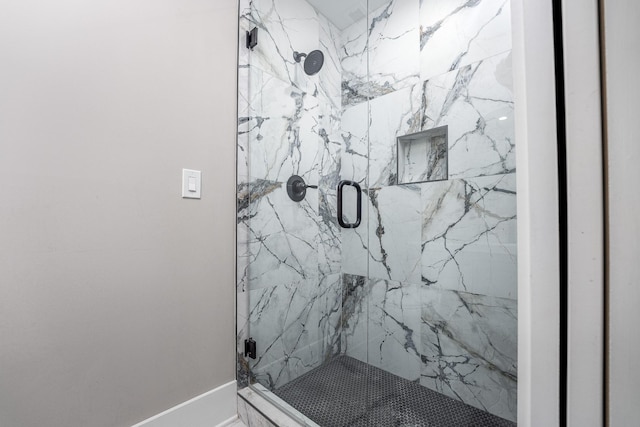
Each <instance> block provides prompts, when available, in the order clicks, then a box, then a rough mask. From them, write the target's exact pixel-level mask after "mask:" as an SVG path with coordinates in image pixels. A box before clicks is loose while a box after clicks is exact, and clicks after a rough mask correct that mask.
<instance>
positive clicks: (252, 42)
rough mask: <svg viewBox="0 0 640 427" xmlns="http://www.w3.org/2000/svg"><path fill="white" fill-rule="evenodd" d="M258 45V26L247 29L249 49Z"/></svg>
mask: <svg viewBox="0 0 640 427" xmlns="http://www.w3.org/2000/svg"><path fill="white" fill-rule="evenodd" d="M256 46H258V27H254V28H253V30H251V31H247V49H251V50H253V48H254V47H256Z"/></svg>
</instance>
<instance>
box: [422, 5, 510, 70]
mask: <svg viewBox="0 0 640 427" xmlns="http://www.w3.org/2000/svg"><path fill="white" fill-rule="evenodd" d="M509 49H511V11H510V0H472V1H469V0H420V77H421V79H422V80H427V79H430V78H432V77H434V76H437V75H440V74H442V73H446V72H448V71H452V70H457V69H458V68H461V67H464V66H465V65H469V64H472V63H474V62H477V61H480V60H482V59H485V58H488V57H490V56H493V55H496V54H498V53H502V52H506V51H507V50H509Z"/></svg>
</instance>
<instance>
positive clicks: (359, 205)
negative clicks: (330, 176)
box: [338, 179, 362, 228]
mask: <svg viewBox="0 0 640 427" xmlns="http://www.w3.org/2000/svg"><path fill="white" fill-rule="evenodd" d="M345 185H350V186H351V187H354V188H355V189H356V193H357V197H356V200H357V202H356V222H351V223H349V222H344V221H343V219H342V189H343V188H344V187H345ZM361 220H362V189H361V188H360V185H359V184H358V183H357V182H355V181H349V180H346V179H345V180H342V181H340V182H339V183H338V224H340V227H342V228H358V226H359V225H360V221H361Z"/></svg>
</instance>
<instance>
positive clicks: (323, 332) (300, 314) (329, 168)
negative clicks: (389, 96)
mask: <svg viewBox="0 0 640 427" xmlns="http://www.w3.org/2000/svg"><path fill="white" fill-rule="evenodd" d="M364 7H365V10H366V2H365V3H364ZM363 16H364V15H363ZM361 24H362V25H363V26H362V27H361V28H360V31H361V32H362V33H365V32H366V28H365V27H364V25H365V24H366V21H362V22H361ZM241 25H243V26H244V27H245V29H246V31H250V30H252V29H253V28H257V34H258V36H257V45H255V46H254V47H253V48H252V49H250V50H247V52H246V64H245V65H244V66H242V65H241V68H240V74H241V78H240V80H241V81H243V80H244V81H247V82H248V85H247V88H246V90H245V93H246V95H245V97H244V98H245V102H244V103H243V105H244V108H245V110H244V113H241V119H240V126H241V129H240V140H241V142H240V143H241V145H243V146H244V148H245V150H244V151H243V150H242V149H241V150H240V151H241V152H242V153H243V154H244V155H245V156H246V157H244V158H241V159H240V160H241V164H246V176H245V177H244V180H245V181H246V182H245V183H241V187H242V188H243V189H244V191H245V192H244V196H243V202H244V203H243V206H242V209H241V211H242V213H243V214H242V215H240V218H241V224H240V226H241V227H244V228H243V229H244V230H245V231H244V232H245V233H246V236H245V237H244V240H245V241H246V242H247V244H246V247H245V248H244V252H243V253H244V256H245V261H246V262H245V263H244V268H242V271H241V272H240V273H239V275H242V277H243V279H244V280H242V283H243V284H244V286H245V288H246V289H245V293H246V294H248V307H247V321H248V328H247V329H248V333H247V335H248V337H250V338H251V339H252V340H253V341H255V345H256V354H255V356H256V357H255V359H253V358H250V357H247V358H243V359H242V360H243V361H246V363H247V365H248V377H249V378H248V381H249V382H250V383H251V384H252V385H253V386H254V387H255V388H256V389H257V390H260V391H261V392H263V393H265V394H266V395H267V396H270V398H272V399H274V400H276V401H279V402H280V403H281V404H282V405H283V407H285V408H289V409H290V410H299V411H301V412H302V413H304V414H307V416H310V417H312V418H314V419H315V420H319V422H320V424H322V422H323V421H322V418H321V417H322V415H320V418H318V415H317V414H316V415H313V414H314V412H313V410H314V408H315V407H317V405H322V402H325V404H326V405H333V404H335V403H331V402H335V399H333V398H332V396H333V395H332V390H335V381H336V380H338V378H337V377H339V376H340V372H341V371H340V369H341V366H340V360H341V358H342V357H343V355H344V347H345V345H346V341H345V337H344V335H343V333H342V331H343V329H344V328H345V325H353V324H354V322H355V321H356V320H357V321H358V322H360V324H361V325H366V320H364V318H363V317H362V313H358V317H355V316H354V317H351V318H350V317H349V316H348V315H347V312H348V310H345V304H344V301H343V300H344V298H345V286H344V285H343V270H342V265H343V263H344V261H345V256H344V255H343V250H342V238H343V237H342V236H343V230H344V229H343V228H341V226H340V224H339V222H340V221H339V220H338V188H339V184H340V182H341V181H342V180H343V179H345V177H344V176H342V172H343V169H342V167H341V165H342V161H343V156H344V151H345V147H344V138H345V137H347V138H348V139H350V140H352V141H353V143H354V144H355V140H356V138H359V139H360V140H359V142H358V143H359V144H366V136H367V135H366V126H367V124H366V121H367V116H366V114H361V115H360V117H359V118H357V119H358V120H359V121H360V124H359V128H360V129H361V130H363V131H364V132H359V133H358V135H357V136H356V135H355V134H353V135H350V136H345V135H346V134H345V132H344V130H343V129H342V127H341V118H342V98H343V96H342V87H341V83H342V75H341V72H340V70H341V62H342V60H343V53H342V52H341V51H340V49H341V43H342V41H341V40H342V39H341V34H340V30H339V29H338V28H336V26H335V25H334V24H332V23H331V22H330V21H329V20H328V19H327V18H326V17H325V16H324V14H321V13H319V12H318V11H317V10H316V9H315V8H314V7H313V6H312V5H311V4H309V3H307V2H306V1H304V0H287V1H283V0H253V1H252V2H251V3H250V4H246V5H245V9H244V12H243V15H242V17H241ZM365 104H366V103H365ZM241 108H242V107H241ZM364 111H365V112H366V109H365V110H364ZM354 119H356V117H355V116H354ZM363 152H364V153H366V147H364V151H363ZM365 162H366V160H365ZM365 169H366V168H365ZM350 179H353V177H350ZM354 184H355V185H363V186H366V183H364V181H363V178H359V180H358V182H357V183H354ZM340 200H341V201H342V202H343V203H342V206H341V208H342V211H343V212H342V213H343V215H342V216H341V217H340V220H343V221H344V222H346V223H353V222H355V221H356V201H357V199H356V198H355V186H354V185H346V186H345V187H344V192H343V194H342V198H341V199H340ZM359 227H360V228H361V229H365V230H366V228H367V226H366V221H362V222H361V223H360V225H359ZM362 261H364V263H365V264H364V267H365V271H364V273H365V275H366V258H363V260H362ZM347 292H348V291H347ZM362 342H366V331H365V336H364V337H363V338H362ZM364 357H365V359H366V353H365V356H364ZM325 366H327V367H328V369H325V370H320V369H321V368H322V367H325ZM301 381H303V382H301ZM351 391H352V393H351V395H350V401H349V402H347V403H345V402H343V404H344V405H346V406H349V407H350V413H352V414H362V413H363V412H364V410H365V404H366V388H365V387H364V385H363V386H362V387H361V389H360V390H359V391H357V392H355V393H354V391H356V390H354V389H351ZM279 399H280V400H279ZM292 408H293V409H292ZM325 412H326V411H325ZM312 415H313V416H312Z"/></svg>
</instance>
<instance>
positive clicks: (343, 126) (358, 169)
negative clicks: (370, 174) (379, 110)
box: [340, 103, 370, 188]
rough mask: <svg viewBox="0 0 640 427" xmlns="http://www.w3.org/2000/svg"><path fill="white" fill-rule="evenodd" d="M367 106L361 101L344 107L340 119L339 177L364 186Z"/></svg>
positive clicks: (367, 122)
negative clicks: (340, 156) (340, 157)
mask: <svg viewBox="0 0 640 427" xmlns="http://www.w3.org/2000/svg"><path fill="white" fill-rule="evenodd" d="M369 117H370V116H369V108H368V106H367V104H366V103H361V104H358V105H354V106H351V107H348V108H346V109H345V110H344V111H343V113H342V116H341V119H340V137H341V139H340V142H341V144H342V151H341V155H342V161H341V167H340V177H341V178H342V179H349V180H352V181H356V182H358V183H359V184H360V185H361V186H363V188H364V187H366V185H365V184H367V183H368V181H366V178H367V168H368V162H369V129H368V126H369V123H370V118H369Z"/></svg>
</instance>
